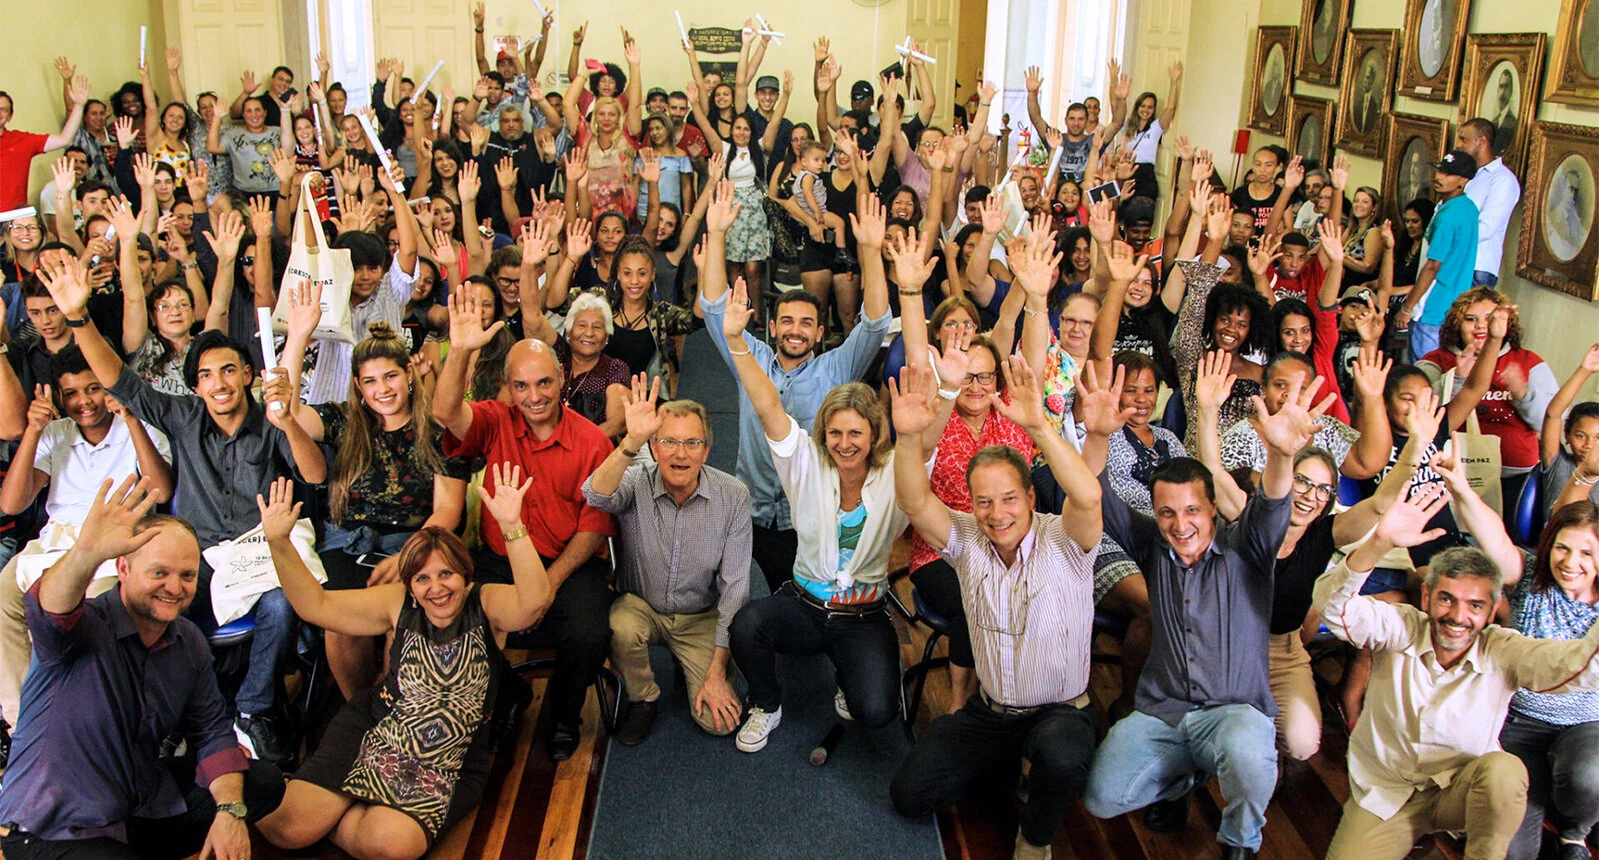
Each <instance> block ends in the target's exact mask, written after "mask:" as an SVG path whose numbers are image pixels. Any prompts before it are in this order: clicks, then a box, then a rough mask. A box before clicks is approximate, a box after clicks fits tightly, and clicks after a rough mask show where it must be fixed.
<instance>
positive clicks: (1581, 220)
mask: <svg viewBox="0 0 1599 860" xmlns="http://www.w3.org/2000/svg"><path fill="white" fill-rule="evenodd" d="M1525 186H1526V191H1525V194H1524V196H1523V197H1522V206H1523V209H1522V212H1523V214H1522V222H1521V244H1520V246H1519V247H1518V248H1517V254H1516V274H1518V275H1520V276H1521V277H1523V278H1526V279H1527V280H1529V281H1532V282H1533V283H1536V284H1542V285H1544V286H1546V287H1551V288H1553V289H1556V290H1559V291H1561V292H1563V293H1569V294H1571V295H1573V296H1576V297H1578V298H1581V299H1584V300H1586V301H1590V302H1591V301H1594V300H1596V299H1599V223H1595V222H1596V221H1599V204H1596V201H1595V191H1596V189H1599V128H1593V127H1591V126H1581V125H1566V124H1564V123H1554V122H1535V123H1533V128H1532V142H1531V146H1530V147H1529V148H1528V151H1527V176H1526V181H1525Z"/></svg>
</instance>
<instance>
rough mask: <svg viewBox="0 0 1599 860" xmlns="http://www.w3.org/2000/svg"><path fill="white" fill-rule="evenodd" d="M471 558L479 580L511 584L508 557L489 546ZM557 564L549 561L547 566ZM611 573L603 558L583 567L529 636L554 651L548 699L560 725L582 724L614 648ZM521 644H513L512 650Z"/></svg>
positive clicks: (564, 585) (569, 579)
mask: <svg viewBox="0 0 1599 860" xmlns="http://www.w3.org/2000/svg"><path fill="white" fill-rule="evenodd" d="M472 560H473V562H474V564H475V565H476V567H477V573H476V581H478V582H496V583H503V584H510V583H511V563H510V561H508V560H507V559H506V558H505V556H503V555H500V554H498V553H496V552H494V551H493V550H490V549H487V548H484V549H479V550H478V551H477V552H475V553H473V556H472ZM553 561H554V559H549V558H546V559H544V566H545V567H549V565H550V563H551V562H553ZM610 569H611V566H610V562H608V561H606V560H605V559H603V558H598V557H596V558H590V559H589V560H588V561H585V562H583V563H582V564H581V565H579V566H578V568H577V570H574V571H572V575H571V576H568V577H567V578H566V581H565V582H563V583H561V587H560V588H558V589H556V590H555V602H553V603H551V604H550V609H549V611H548V612H546V613H544V618H542V619H541V620H540V621H539V623H538V626H537V627H534V628H533V629H532V630H531V631H530V634H531V635H530V636H529V637H528V638H529V641H530V642H531V643H532V644H533V645H534V647H554V648H555V671H554V673H553V674H552V675H551V676H550V686H549V691H548V694H547V695H548V696H549V699H550V702H551V704H552V706H553V708H554V711H555V722H556V723H557V724H558V725H561V726H566V727H569V728H570V727H574V726H578V725H581V724H582V722H583V719H582V714H583V700H584V699H585V698H587V697H588V691H589V685H590V684H593V683H594V677H595V676H596V675H598V674H599V671H600V667H602V666H604V665H605V657H606V655H607V654H609V653H610V650H611V598H612V597H613V596H614V595H613V594H612V593H611V587H610V586H609V585H607V584H606V582H605V574H606V573H607V572H608V571H609V570H610ZM519 644H520V643H519V642H516V641H513V642H511V643H508V645H510V647H518V646H519Z"/></svg>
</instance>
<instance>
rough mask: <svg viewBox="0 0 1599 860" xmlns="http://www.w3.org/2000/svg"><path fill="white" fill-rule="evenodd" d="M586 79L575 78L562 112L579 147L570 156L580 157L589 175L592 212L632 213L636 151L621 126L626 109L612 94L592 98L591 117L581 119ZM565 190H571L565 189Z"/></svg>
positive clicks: (635, 195)
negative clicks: (582, 95) (573, 132)
mask: <svg viewBox="0 0 1599 860" xmlns="http://www.w3.org/2000/svg"><path fill="white" fill-rule="evenodd" d="M587 82H588V79H587V78H583V77H575V78H573V79H572V86H571V88H569V89H568V90H567V92H566V98H565V100H564V101H563V102H562V105H561V111H562V113H563V114H564V115H565V117H566V127H567V128H569V129H575V130H576V132H575V134H574V137H575V138H576V141H577V145H578V147H579V149H578V151H577V153H576V154H575V155H574V156H573V157H575V158H578V159H582V160H583V164H584V167H586V169H587V170H586V172H587V175H588V185H587V186H586V188H587V192H586V193H587V194H588V197H589V200H590V202H591V204H592V211H594V212H612V211H614V212H622V213H628V212H634V211H636V210H637V208H638V174H637V173H636V172H635V171H634V169H633V162H634V159H636V158H637V157H638V153H637V152H635V151H634V149H633V147H632V145H631V144H629V143H628V142H627V135H626V134H625V133H624V131H623V129H622V119H623V117H624V116H625V114H626V109H625V108H623V106H622V103H621V102H620V101H617V100H616V98H615V97H613V96H600V97H598V98H596V99H594V103H593V109H592V111H591V112H590V116H591V117H592V119H584V118H583V115H582V113H581V110H582V107H581V105H580V104H579V102H578V97H579V95H580V94H582V92H583V90H584V86H585V85H586V84H587ZM567 193H569V194H570V193H573V192H572V191H571V190H568V192H567Z"/></svg>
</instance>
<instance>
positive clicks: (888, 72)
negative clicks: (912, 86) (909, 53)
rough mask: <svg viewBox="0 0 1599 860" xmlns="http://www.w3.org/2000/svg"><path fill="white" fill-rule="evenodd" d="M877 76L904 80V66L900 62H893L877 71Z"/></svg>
mask: <svg viewBox="0 0 1599 860" xmlns="http://www.w3.org/2000/svg"><path fill="white" fill-rule="evenodd" d="M877 76H878V77H879V78H888V77H894V78H899V79H900V80H902V81H903V80H905V66H904V64H902V63H899V62H895V63H894V65H892V66H889V67H888V68H886V69H884V70H882V71H881V72H878V73H877Z"/></svg>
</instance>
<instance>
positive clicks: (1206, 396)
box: [1175, 350, 1249, 520]
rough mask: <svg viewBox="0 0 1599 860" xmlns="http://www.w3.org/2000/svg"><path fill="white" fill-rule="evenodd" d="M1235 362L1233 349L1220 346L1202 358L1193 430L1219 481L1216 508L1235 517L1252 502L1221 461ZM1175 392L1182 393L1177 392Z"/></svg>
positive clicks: (1200, 455)
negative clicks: (1224, 408)
mask: <svg viewBox="0 0 1599 860" xmlns="http://www.w3.org/2000/svg"><path fill="white" fill-rule="evenodd" d="M1232 363H1233V356H1232V353H1230V352H1222V351H1221V350H1215V351H1213V352H1207V353H1205V355H1204V357H1203V358H1201V359H1200V360H1199V369H1198V372H1197V374H1196V375H1195V377H1194V400H1195V401H1196V404H1195V405H1196V407H1197V408H1196V409H1195V410H1194V413H1195V414H1194V417H1193V420H1195V421H1198V422H1199V429H1198V431H1197V432H1195V433H1194V440H1195V448H1196V449H1197V450H1196V451H1195V456H1196V457H1197V458H1198V460H1199V462H1201V463H1204V464H1205V468H1207V469H1209V470H1210V477H1211V480H1212V481H1213V482H1214V483H1215V485H1216V509H1217V510H1218V511H1220V512H1221V515H1222V516H1223V517H1226V518H1227V519H1229V520H1236V519H1238V515H1239V514H1242V513H1243V512H1244V506H1245V505H1246V504H1248V503H1249V492H1248V491H1247V490H1245V489H1244V488H1242V487H1240V486H1238V482H1237V481H1235V480H1233V476H1232V473H1230V472H1228V471H1227V467H1226V466H1224V465H1222V461H1221V429H1220V426H1219V423H1218V422H1219V420H1220V419H1219V415H1220V410H1221V405H1222V403H1223V402H1225V401H1226V400H1227V395H1228V394H1229V393H1230V392H1231V391H1232V390H1233V383H1234V382H1236V381H1237V379H1238V377H1237V376H1235V375H1233V374H1231V373H1229V372H1228V371H1229V370H1230V369H1231V367H1232ZM1175 396H1179V397H1180V396H1182V395H1181V393H1178V394H1177V395H1175Z"/></svg>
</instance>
